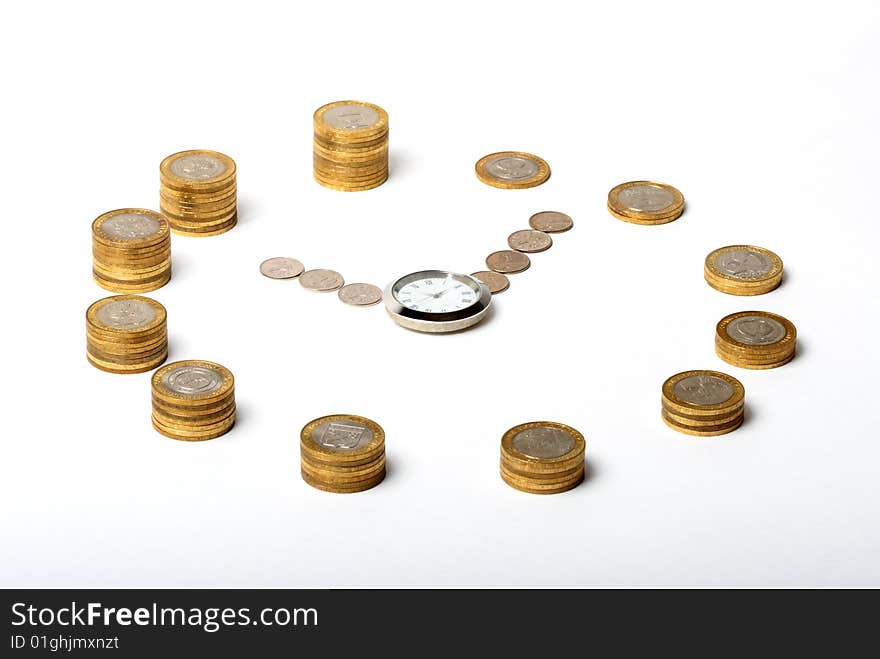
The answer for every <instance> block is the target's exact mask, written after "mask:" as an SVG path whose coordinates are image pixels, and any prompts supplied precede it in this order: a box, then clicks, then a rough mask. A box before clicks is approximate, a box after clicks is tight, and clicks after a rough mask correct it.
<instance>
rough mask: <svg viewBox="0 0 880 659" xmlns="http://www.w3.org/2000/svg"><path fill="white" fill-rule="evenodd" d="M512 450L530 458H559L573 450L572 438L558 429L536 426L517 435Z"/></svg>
mask: <svg viewBox="0 0 880 659" xmlns="http://www.w3.org/2000/svg"><path fill="white" fill-rule="evenodd" d="M513 448H515V449H516V450H517V451H519V452H520V453H524V454H526V455H528V456H529V457H532V458H559V457H562V456H563V455H565V454H566V453H568V452H570V451H571V450H572V449H573V448H574V437H572V436H571V435H570V434H568V433H567V432H565V431H564V430H560V429H559V428H552V427H549V426H538V427H535V428H527V429H526V430H523V431H521V432H519V433H517V435H516V436H515V437H514V438H513Z"/></svg>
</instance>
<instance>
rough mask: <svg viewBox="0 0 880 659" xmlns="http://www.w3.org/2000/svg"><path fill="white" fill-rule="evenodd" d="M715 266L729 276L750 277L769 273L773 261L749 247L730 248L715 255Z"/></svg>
mask: <svg viewBox="0 0 880 659" xmlns="http://www.w3.org/2000/svg"><path fill="white" fill-rule="evenodd" d="M715 266H716V267H717V268H718V269H719V270H720V271H721V272H723V273H724V274H726V275H729V276H730V277H737V278H739V279H752V278H755V277H763V276H764V275H766V274H767V273H769V272H770V271H771V270H772V269H773V261H771V260H770V259H769V258H767V256H766V255H764V254H761V253H760V252H755V251H752V250H750V249H732V250H730V251H729V252H721V253H720V254H719V255H718V256H717V257H715Z"/></svg>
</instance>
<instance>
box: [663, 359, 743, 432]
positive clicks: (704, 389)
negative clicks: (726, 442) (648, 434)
mask: <svg viewBox="0 0 880 659" xmlns="http://www.w3.org/2000/svg"><path fill="white" fill-rule="evenodd" d="M744 411H745V388H744V387H743V386H742V383H741V382H740V381H739V380H737V379H736V378H734V377H732V376H730V375H727V374H726V373H721V372H719V371H684V372H682V373H677V374H676V375H673V376H672V377H671V378H669V379H668V380H666V382H664V383H663V388H662V395H661V416H662V418H663V421H664V422H665V423H666V425H667V426H669V427H670V428H672V429H673V430H677V431H678V432H682V433H685V434H687V435H697V436H702V437H713V436H716V435H725V434H727V433H729V432H732V431H734V430H736V429H737V428H739V427H740V426H741V425H742V422H743V414H744Z"/></svg>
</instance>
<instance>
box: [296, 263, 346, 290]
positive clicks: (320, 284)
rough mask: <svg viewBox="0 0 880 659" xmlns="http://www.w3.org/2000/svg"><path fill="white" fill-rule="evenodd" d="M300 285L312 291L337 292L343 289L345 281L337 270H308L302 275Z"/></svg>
mask: <svg viewBox="0 0 880 659" xmlns="http://www.w3.org/2000/svg"><path fill="white" fill-rule="evenodd" d="M299 283H300V284H302V285H303V287H304V288H307V289H309V290H310V291H321V292H326V291H335V290H337V289H339V288H342V285H343V284H344V283H345V280H344V279H343V278H342V275H340V274H339V273H338V272H336V271H335V270H322V269H317V270H307V271H306V272H304V273H302V275H300V278H299Z"/></svg>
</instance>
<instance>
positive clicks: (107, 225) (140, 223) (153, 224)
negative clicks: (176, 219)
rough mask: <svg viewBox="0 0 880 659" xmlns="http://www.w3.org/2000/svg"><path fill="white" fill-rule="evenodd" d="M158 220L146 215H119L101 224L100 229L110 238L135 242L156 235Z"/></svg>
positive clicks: (158, 227) (158, 225)
mask: <svg viewBox="0 0 880 659" xmlns="http://www.w3.org/2000/svg"><path fill="white" fill-rule="evenodd" d="M161 227H162V225H161V224H160V222H159V220H158V219H157V218H155V217H153V216H152V215H147V214H146V213H119V214H118V215H112V216H111V217H108V218H107V219H106V220H104V221H103V222H101V229H102V230H103V231H104V233H106V234H107V235H108V236H110V237H111V238H119V239H128V240H136V239H138V238H147V237H149V236H153V235H155V234H156V233H158V231H159V229H160V228H161Z"/></svg>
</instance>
